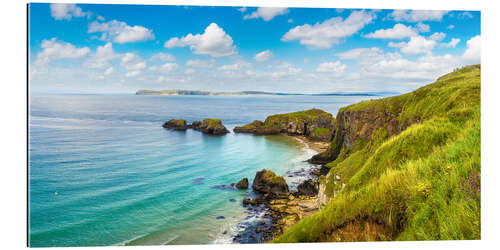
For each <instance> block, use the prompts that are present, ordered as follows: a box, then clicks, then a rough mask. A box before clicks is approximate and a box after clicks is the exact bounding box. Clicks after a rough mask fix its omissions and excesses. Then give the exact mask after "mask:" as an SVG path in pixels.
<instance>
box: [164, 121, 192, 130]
mask: <svg viewBox="0 0 500 250" xmlns="http://www.w3.org/2000/svg"><path fill="white" fill-rule="evenodd" d="M163 127H164V128H167V129H173V130H186V129H188V125H187V123H186V120H177V119H171V120H169V121H168V122H165V123H164V124H163Z"/></svg>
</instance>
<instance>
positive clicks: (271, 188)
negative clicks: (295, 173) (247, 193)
mask: <svg viewBox="0 0 500 250" xmlns="http://www.w3.org/2000/svg"><path fill="white" fill-rule="evenodd" d="M252 188H253V190H254V191H255V192H256V193H259V194H264V195H267V196H281V195H286V194H288V192H289V190H288V184H286V181H285V178H283V177H282V176H278V175H276V174H275V173H274V172H273V171H271V170H267V169H263V170H262V171H259V172H257V174H256V175H255V178H254V180H253V184H252Z"/></svg>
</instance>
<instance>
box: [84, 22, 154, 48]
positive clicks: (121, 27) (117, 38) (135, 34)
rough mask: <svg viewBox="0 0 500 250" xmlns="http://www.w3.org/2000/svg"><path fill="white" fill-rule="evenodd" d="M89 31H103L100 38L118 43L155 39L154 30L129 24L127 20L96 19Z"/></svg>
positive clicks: (90, 25)
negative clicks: (104, 20)
mask: <svg viewBox="0 0 500 250" xmlns="http://www.w3.org/2000/svg"><path fill="white" fill-rule="evenodd" d="M87 33H89V34H90V33H101V37H100V38H99V39H100V40H103V41H113V42H116V43H130V42H143V41H147V40H154V38H155V36H154V34H153V31H152V30H150V29H148V28H145V27H142V26H139V25H134V26H129V25H128V24H126V23H125V22H120V21H117V20H112V21H109V22H103V23H101V22H98V21H94V22H92V23H90V24H89V27H88V30H87Z"/></svg>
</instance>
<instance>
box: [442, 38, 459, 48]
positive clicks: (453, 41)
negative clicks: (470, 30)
mask: <svg viewBox="0 0 500 250" xmlns="http://www.w3.org/2000/svg"><path fill="white" fill-rule="evenodd" d="M459 42H460V39H459V38H452V39H451V40H450V41H449V42H447V43H442V44H440V45H439V47H444V48H455V47H456V46H457V44H458V43H459Z"/></svg>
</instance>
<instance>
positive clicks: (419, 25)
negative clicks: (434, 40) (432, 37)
mask: <svg viewBox="0 0 500 250" xmlns="http://www.w3.org/2000/svg"><path fill="white" fill-rule="evenodd" d="M415 27H416V28H417V30H418V31H420V32H429V31H430V30H431V27H430V26H429V25H427V24H425V23H417V25H415Z"/></svg>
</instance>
